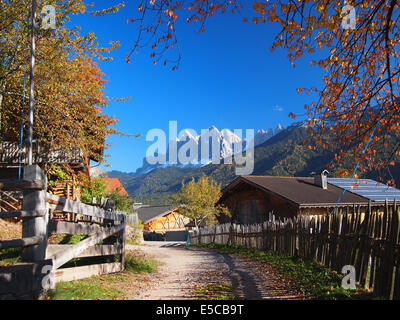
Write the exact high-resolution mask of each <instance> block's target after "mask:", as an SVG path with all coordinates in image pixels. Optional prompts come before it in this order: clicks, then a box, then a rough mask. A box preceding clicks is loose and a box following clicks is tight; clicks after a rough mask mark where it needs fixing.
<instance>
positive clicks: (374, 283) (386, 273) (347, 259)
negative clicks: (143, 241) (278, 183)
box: [190, 202, 400, 300]
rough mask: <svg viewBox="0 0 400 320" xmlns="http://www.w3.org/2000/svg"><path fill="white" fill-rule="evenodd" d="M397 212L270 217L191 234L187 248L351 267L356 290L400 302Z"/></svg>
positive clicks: (356, 211) (390, 209)
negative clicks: (251, 251) (220, 248)
mask: <svg viewBox="0 0 400 320" xmlns="http://www.w3.org/2000/svg"><path fill="white" fill-rule="evenodd" d="M399 221H400V209H399V206H398V204H396V202H394V203H393V204H391V205H388V203H387V202H386V204H385V206H384V210H378V208H374V207H372V206H371V205H370V206H369V208H368V211H367V212H361V211H360V208H353V209H352V210H348V209H347V210H343V211H339V210H336V211H335V212H334V213H333V214H327V215H318V216H306V215H302V216H297V217H294V218H287V219H283V220H279V219H277V218H276V217H274V216H273V215H270V219H269V221H266V222H264V223H262V224H254V225H239V224H223V225H216V226H208V227H204V228H200V229H198V230H192V231H190V239H191V243H192V244H198V243H217V244H228V245H232V244H236V245H245V246H250V247H254V248H257V249H260V250H273V251H275V252H279V253H283V254H287V255H290V256H299V257H301V258H304V259H309V260H315V261H317V262H319V263H321V264H322V265H324V266H326V267H328V268H330V269H332V270H335V271H337V272H339V273H340V272H341V270H342V268H343V266H345V265H353V266H354V267H355V270H356V281H357V283H358V285H359V286H360V287H363V288H366V289H368V290H370V291H371V292H373V294H374V295H375V296H377V297H383V298H386V299H395V300H399V299H400V263H399V262H400V242H399V234H400V223H399Z"/></svg>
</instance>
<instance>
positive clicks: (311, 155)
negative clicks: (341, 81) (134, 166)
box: [107, 126, 331, 204]
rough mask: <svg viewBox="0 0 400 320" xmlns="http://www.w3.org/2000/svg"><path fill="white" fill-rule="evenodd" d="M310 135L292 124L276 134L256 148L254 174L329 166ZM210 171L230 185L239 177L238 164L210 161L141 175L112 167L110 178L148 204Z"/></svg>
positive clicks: (298, 171) (163, 201) (162, 199)
mask: <svg viewBox="0 0 400 320" xmlns="http://www.w3.org/2000/svg"><path fill="white" fill-rule="evenodd" d="M305 139H309V135H308V132H307V130H306V128H304V127H301V126H294V127H289V128H288V129H285V130H283V131H281V132H280V133H278V134H276V135H275V136H273V137H272V138H270V139H269V140H267V141H266V142H265V143H263V144H262V145H259V146H257V147H255V148H254V171H253V174H254V175H271V176H310V175H311V172H313V171H316V170H319V169H323V168H325V165H326V164H327V163H328V162H329V159H330V157H331V156H330V155H329V154H328V155H323V154H321V153H318V152H316V151H313V150H309V149H308V148H307V146H305V145H303V141H304V140H305ZM201 175H207V176H210V177H212V178H213V179H214V180H216V181H218V182H220V183H221V184H222V186H225V185H227V184H228V183H229V182H231V181H232V180H233V179H234V178H235V177H236V175H235V167H234V165H225V164H220V165H213V164H210V165H206V166H203V167H196V168H179V167H175V166H170V167H166V168H157V169H154V170H153V171H151V172H149V173H147V174H144V175H140V176H136V177H135V176H133V174H128V173H123V172H119V171H111V172H108V173H107V176H108V177H110V178H119V179H120V180H121V183H122V184H123V185H124V187H125V188H126V190H127V191H128V193H129V194H130V195H131V196H132V197H133V198H134V199H135V201H136V202H142V203H145V204H166V203H170V197H171V195H173V194H174V193H176V192H177V191H178V190H179V189H180V187H181V184H182V181H184V182H187V181H189V180H190V179H192V178H195V179H197V178H198V177H200V176H201Z"/></svg>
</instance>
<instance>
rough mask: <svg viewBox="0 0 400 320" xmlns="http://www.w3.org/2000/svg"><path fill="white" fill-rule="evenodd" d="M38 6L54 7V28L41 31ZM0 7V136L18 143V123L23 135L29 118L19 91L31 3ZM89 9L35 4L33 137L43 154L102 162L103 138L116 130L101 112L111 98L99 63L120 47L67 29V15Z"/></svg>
mask: <svg viewBox="0 0 400 320" xmlns="http://www.w3.org/2000/svg"><path fill="white" fill-rule="evenodd" d="M43 5H53V6H54V7H55V9H56V12H57V15H56V18H57V21H56V29H55V30H52V29H44V28H41V27H40V10H41V8H42V6H43ZM0 9H1V10H0V12H1V13H0V21H1V22H0V137H1V138H2V139H4V140H7V141H14V142H17V143H19V140H20V135H21V133H20V131H21V125H22V126H23V128H24V132H23V133H24V136H25V137H26V132H25V130H26V123H27V114H28V112H27V109H28V107H27V106H28V97H27V96H28V90H25V95H24V89H23V87H24V81H25V84H26V88H29V63H27V56H28V55H29V53H30V52H29V50H27V48H29V47H30V42H29V41H30V40H29V39H30V37H29V35H30V31H29V30H30V26H29V24H28V21H29V20H28V15H29V11H30V1H18V0H10V1H1V2H0ZM88 10H90V6H89V5H86V4H85V3H84V2H83V1H81V0H68V1H66V0H65V1H47V0H46V1H38V12H37V16H38V28H37V34H36V54H35V56H36V65H35V92H34V100H35V102H34V105H35V111H34V128H33V135H34V136H33V138H34V139H35V140H36V141H38V142H39V143H40V145H41V146H45V147H47V148H48V150H72V149H79V150H81V151H82V152H83V155H84V156H85V157H86V158H93V157H94V158H97V159H98V160H99V161H103V159H102V156H101V155H102V151H101V150H103V148H104V147H105V139H106V138H107V136H109V135H110V134H118V133H119V132H117V131H116V130H115V129H114V128H113V125H114V124H115V123H116V119H114V118H113V117H110V116H108V115H107V114H105V113H104V112H103V109H104V108H105V107H106V106H107V104H108V101H109V100H110V99H112V98H111V97H107V96H106V95H105V94H104V86H105V83H106V80H105V78H104V74H103V73H102V71H101V70H100V68H99V66H98V62H99V61H104V60H109V59H111V58H112V57H111V56H110V53H111V51H112V50H113V49H115V48H117V47H118V46H119V43H118V42H116V41H111V42H110V45H109V46H108V47H101V46H99V44H98V42H97V40H96V36H95V34H94V33H88V34H85V35H81V34H80V32H79V28H78V27H74V28H70V27H68V26H67V22H68V21H70V17H71V16H72V15H76V14H82V13H84V12H87V11H88ZM105 13H107V12H102V11H93V14H94V15H99V14H105ZM28 61H29V60H28ZM24 109H25V110H24ZM24 111H25V112H24ZM22 117H23V118H22ZM21 118H22V119H23V122H22V123H21ZM99 155H100V156H99Z"/></svg>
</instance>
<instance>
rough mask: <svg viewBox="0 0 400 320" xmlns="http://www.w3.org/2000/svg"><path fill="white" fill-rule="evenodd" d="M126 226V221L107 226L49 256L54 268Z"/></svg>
mask: <svg viewBox="0 0 400 320" xmlns="http://www.w3.org/2000/svg"><path fill="white" fill-rule="evenodd" d="M124 228H125V223H121V224H119V225H117V226H114V227H111V228H107V229H106V230H104V231H99V232H97V233H96V234H95V235H93V236H92V237H90V238H87V239H85V240H82V241H80V242H78V243H77V244H75V245H73V246H72V247H70V248H69V249H67V250H64V251H63V252H60V253H55V254H53V255H52V256H50V257H49V259H53V265H54V268H55V269H58V268H59V267H61V266H62V265H63V264H65V263H67V262H68V261H69V260H71V259H73V258H75V257H76V256H78V255H79V254H80V253H81V252H83V251H84V250H85V249H87V248H89V247H91V246H94V245H95V244H96V243H98V242H100V241H101V240H103V239H105V238H107V237H109V236H110V235H113V234H115V233H117V232H118V231H121V230H122V229H124Z"/></svg>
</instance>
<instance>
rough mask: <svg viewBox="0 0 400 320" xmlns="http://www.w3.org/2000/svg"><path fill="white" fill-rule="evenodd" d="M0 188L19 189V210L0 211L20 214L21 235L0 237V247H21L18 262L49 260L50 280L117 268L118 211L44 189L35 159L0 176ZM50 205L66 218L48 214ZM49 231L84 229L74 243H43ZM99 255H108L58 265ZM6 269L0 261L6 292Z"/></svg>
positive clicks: (121, 220)
mask: <svg viewBox="0 0 400 320" xmlns="http://www.w3.org/2000/svg"><path fill="white" fill-rule="evenodd" d="M0 189H2V190H18V189H19V190H23V203H22V210H15V211H9V212H0V218H10V217H21V218H22V238H21V239H11V240H4V241H0V250H1V249H5V248H16V247H21V248H22V253H21V258H22V260H23V261H24V262H31V263H36V264H39V265H40V266H42V267H43V266H44V265H47V266H50V267H51V268H50V269H51V271H52V272H51V273H50V274H49V276H50V277H51V281H50V283H52V284H53V285H54V283H56V282H59V281H70V280H75V279H81V278H85V277H90V276H92V275H97V274H103V273H110V272H118V271H122V270H123V268H124V251H125V224H126V217H127V215H126V214H125V213H124V212H117V211H113V210H110V209H108V210H105V209H104V208H101V207H99V206H96V205H87V204H84V203H81V202H80V201H77V200H71V199H66V198H62V197H59V196H56V195H52V194H50V193H47V192H46V177H45V175H44V173H43V172H42V171H41V170H40V168H39V167H38V166H36V165H34V166H26V167H25V168H24V177H23V180H14V181H12V180H2V181H0ZM54 211H57V212H60V211H61V212H66V213H70V214H71V216H70V217H71V219H70V220H69V221H56V220H54V219H52V214H53V212H54ZM55 233H59V234H71V235H86V236H87V238H86V239H84V240H82V241H80V242H78V243H77V244H74V245H68V244H65V245H61V244H57V245H53V244H49V243H48V237H49V236H50V235H51V234H55ZM99 242H103V244H98V243H99ZM101 256H103V257H107V259H106V260H108V261H107V262H104V261H103V262H102V263H99V264H91V265H81V266H79V267H68V268H62V267H63V266H64V265H65V264H66V263H67V262H68V261H70V260H72V259H74V258H83V257H101ZM102 260H105V259H102ZM6 274H7V270H6V269H5V268H4V267H0V295H1V294H2V293H3V294H4V293H7V292H8V293H7V294H10V292H9V291H10V290H11V289H12V288H13V284H12V283H6V284H7V286H6V287H7V288H8V289H7V290H8V291H7V292H2V288H1V284H2V283H5V282H7V281H8V282H10V281H9V280H7V276H6ZM2 275H3V277H2ZM42 277H43V276H42ZM36 282H37V281H36ZM36 282H35V283H36ZM15 287H20V284H15ZM10 288H11V289H10ZM44 289H46V288H44ZM3 291H4V290H3Z"/></svg>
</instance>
